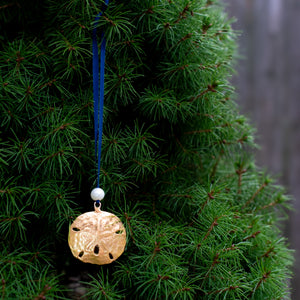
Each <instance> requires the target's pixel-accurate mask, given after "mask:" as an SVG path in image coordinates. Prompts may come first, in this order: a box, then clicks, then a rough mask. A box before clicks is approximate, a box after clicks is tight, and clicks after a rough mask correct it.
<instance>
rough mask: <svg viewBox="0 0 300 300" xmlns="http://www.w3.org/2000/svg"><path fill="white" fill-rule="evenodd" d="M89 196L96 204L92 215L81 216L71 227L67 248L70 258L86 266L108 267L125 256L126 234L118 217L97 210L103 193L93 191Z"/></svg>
mask: <svg viewBox="0 0 300 300" xmlns="http://www.w3.org/2000/svg"><path fill="white" fill-rule="evenodd" d="M91 196H92V199H93V200H96V202H95V203H94V207H95V211H91V212H87V213H85V214H82V215H80V216H79V217H77V218H76V219H75V221H74V222H73V223H72V225H71V226H70V230H69V246H70V248H71V251H72V253H73V255H74V256H75V257H76V258H78V259H80V260H81V261H83V262H85V263H92V264H97V265H104V264H109V263H111V262H113V261H114V260H116V259H117V258H118V257H119V256H120V255H121V254H122V253H123V252H124V249H125V245H126V230H125V228H124V226H123V224H122V222H121V220H120V219H119V218H118V217H117V216H115V215H114V214H111V213H109V212H106V211H102V210H101V209H100V208H101V203H100V200H102V198H103V197H104V192H103V190H102V189H100V188H95V189H94V190H93V191H92V193H91ZM101 197H102V198H101ZM99 198H101V199H99Z"/></svg>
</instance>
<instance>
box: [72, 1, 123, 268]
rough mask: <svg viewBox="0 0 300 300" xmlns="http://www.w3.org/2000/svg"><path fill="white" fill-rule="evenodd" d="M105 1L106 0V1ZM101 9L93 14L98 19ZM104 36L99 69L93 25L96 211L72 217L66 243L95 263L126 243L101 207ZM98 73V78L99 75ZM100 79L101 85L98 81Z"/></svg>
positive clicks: (118, 252) (118, 223)
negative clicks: (96, 13)
mask: <svg viewBox="0 0 300 300" xmlns="http://www.w3.org/2000/svg"><path fill="white" fill-rule="evenodd" d="M105 4H106V5H108V0H106V1H105ZM100 16H101V13H100V14H99V15H98V16H97V17H96V21H98V20H99V18H100ZM105 47H106V40H105V38H104V35H103V33H102V41H101V47H100V51H101V52H100V69H99V58H98V45H97V35H96V27H95V28H94V30H93V94H94V123H95V124H94V126H95V160H96V164H97V188H95V189H93V190H92V192H91V198H92V199H93V200H94V201H95V203H94V209H95V211H91V212H87V213H84V214H82V215H80V216H79V217H77V218H76V219H75V221H74V222H73V223H72V225H71V226H70V229H69V238H68V243H69V247H70V249H71V251H72V254H73V255H74V256H75V257H76V258H78V259H80V260H81V261H83V262H85V263H92V264H98V265H104V264H109V263H111V262H113V261H115V260H116V259H117V258H118V257H119V256H120V255H121V254H122V253H123V252H124V249H125V246H126V230H125V228H124V225H123V224H122V222H121V220H120V219H119V218H118V217H117V216H115V215H114V214H112V213H109V212H106V211H102V210H101V202H100V201H101V200H102V199H103V198H104V195H105V193H104V191H103V190H102V189H101V188H99V180H100V159H101V144H102V127H103V106H104V67H105ZM99 73H100V78H99ZM99 83H100V85H99Z"/></svg>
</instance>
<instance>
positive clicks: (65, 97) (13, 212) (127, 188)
mask: <svg viewBox="0 0 300 300" xmlns="http://www.w3.org/2000/svg"><path fill="white" fill-rule="evenodd" d="M103 3H104V1H100V0H98V1H96V0H90V1H79V0H73V1H53V0H45V1H38V0H35V1H32V0H23V1H17V2H15V1H2V4H1V6H0V18H1V23H2V24H1V30H0V48H1V63H0V72H1V76H0V78H1V84H0V86H1V88H0V144H1V146H0V168H1V178H0V197H1V202H0V214H1V215H0V232H1V235H0V249H1V250H0V251H1V256H0V261H1V264H0V280H1V282H0V297H1V299H61V298H64V297H66V298H68V296H67V294H66V293H65V288H64V287H63V286H64V277H65V276H66V275H68V274H69V273H73V274H76V272H77V271H78V270H79V271H81V270H85V269H86V270H88V271H89V274H90V277H89V279H87V294H86V297H87V299H125V297H126V299H286V298H288V297H289V289H288V279H289V277H290V275H291V273H290V266H291V262H292V258H291V251H290V250H289V249H288V248H287V243H286V240H285V239H284V238H283V237H282V233H281V231H280V229H279V221H280V219H281V217H282V216H283V212H284V210H283V209H284V207H286V206H288V201H289V198H288V197H287V196H286V195H285V194H284V193H285V191H284V189H283V188H282V187H281V186H278V185H276V184H275V183H274V180H273V179H272V178H271V177H270V176H269V175H268V174H266V173H265V172H262V171H261V170H259V169H258V168H257V167H256V165H255V162H254V159H253V157H252V154H251V151H252V149H253V148H254V147H255V143H254V141H253V128H252V127H251V126H249V124H248V122H247V120H246V119H245V117H244V116H242V115H240V114H239V112H238V110H237V108H236V104H235V102H234V100H233V98H234V91H233V87H232V86H231V84H230V82H229V80H230V75H231V74H232V72H233V71H232V66H233V62H232V57H233V56H234V54H235V51H236V33H235V32H234V31H233V30H232V29H231V26H230V24H231V20H228V18H227V16H226V14H225V13H224V9H223V7H222V6H221V5H220V3H218V1H215V0H127V1H123V0H112V1H111V2H110V4H109V6H108V7H107V9H106V10H105V12H104V15H103V16H102V17H101V18H100V20H99V22H98V23H97V24H96V25H95V22H94V18H95V16H96V15H97V14H98V13H99V12H100V11H101V10H102V9H103ZM94 26H97V27H98V38H99V40H100V37H101V32H104V33H105V37H106V39H107V48H106V65H105V68H106V74H105V111H104V129H103V149H102V160H101V178H100V183H101V187H102V188H103V189H104V190H105V192H106V197H105V199H104V200H103V203H102V207H103V210H106V211H110V212H113V213H114V214H116V215H117V216H118V217H120V218H121V220H122V221H123V223H124V225H125V227H126V230H127V236H128V240H127V246H126V250H125V253H124V254H123V255H122V256H121V257H120V258H119V259H118V260H117V261H116V262H114V263H112V264H110V265H105V266H93V265H88V264H83V263H81V262H80V261H78V260H76V259H75V258H73V257H72V255H71V252H70V250H69V248H68V245H67V236H68V228H69V225H70V223H71V222H72V221H73V220H74V218H75V217H76V216H77V215H79V214H80V213H84V212H86V211H91V210H93V202H92V200H91V199H90V196H89V193H90V191H91V189H92V188H93V187H94V186H95V178H96V175H95V174H96V170H95V161H94V146H93V144H94V140H93V138H94V137H93V136H94V135H93V100H92V99H93V90H92V86H93V84H92V75H91V70H92V66H91V64H92V54H91V44H92V29H93V27H94Z"/></svg>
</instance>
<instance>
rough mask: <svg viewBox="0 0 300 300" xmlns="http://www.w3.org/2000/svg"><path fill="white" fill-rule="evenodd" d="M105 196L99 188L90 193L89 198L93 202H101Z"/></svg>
mask: <svg viewBox="0 0 300 300" xmlns="http://www.w3.org/2000/svg"><path fill="white" fill-rule="evenodd" d="M104 196H105V193H104V191H103V190H102V189H100V188H94V189H93V190H92V191H91V198H92V199H93V200H95V201H97V200H102V199H103V198H104Z"/></svg>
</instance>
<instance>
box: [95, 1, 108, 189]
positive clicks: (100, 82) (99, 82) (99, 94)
mask: <svg viewBox="0 0 300 300" xmlns="http://www.w3.org/2000/svg"><path fill="white" fill-rule="evenodd" d="M108 2H109V0H105V8H106V7H107V5H108ZM102 14H103V12H100V13H99V14H98V15H97V16H96V18H95V25H94V26H95V27H94V29H93V35H92V36H93V94H94V134H95V160H96V166H97V187H99V181H100V162H101V146H102V131H103V107H104V73H105V48H106V39H105V37H104V33H103V32H102V34H101V45H100V68H99V54H98V42H97V22H98V21H99V19H100V17H101V16H102Z"/></svg>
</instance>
